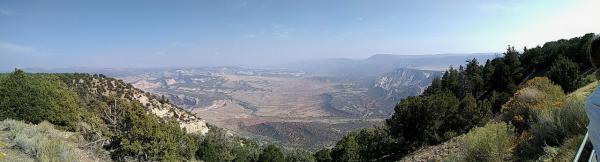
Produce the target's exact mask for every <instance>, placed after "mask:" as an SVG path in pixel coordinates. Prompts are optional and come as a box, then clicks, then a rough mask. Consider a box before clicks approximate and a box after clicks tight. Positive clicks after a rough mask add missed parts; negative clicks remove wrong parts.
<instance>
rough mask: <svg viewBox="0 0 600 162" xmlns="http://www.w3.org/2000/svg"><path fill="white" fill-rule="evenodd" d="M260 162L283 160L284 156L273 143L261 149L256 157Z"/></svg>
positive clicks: (282, 161) (281, 161)
mask: <svg viewBox="0 0 600 162" xmlns="http://www.w3.org/2000/svg"><path fill="white" fill-rule="evenodd" d="M258 161H260V162H284V161H285V156H284V155H283V153H282V152H281V150H279V148H278V147H277V146H275V145H269V146H267V147H265V149H263V152H262V153H261V154H260V156H259V157H258Z"/></svg>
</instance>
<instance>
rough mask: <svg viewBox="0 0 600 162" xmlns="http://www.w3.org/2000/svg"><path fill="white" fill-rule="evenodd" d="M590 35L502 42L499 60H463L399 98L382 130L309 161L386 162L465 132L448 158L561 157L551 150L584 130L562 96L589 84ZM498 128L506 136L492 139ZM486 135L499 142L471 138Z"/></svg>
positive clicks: (578, 110) (574, 106) (573, 104)
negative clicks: (533, 43)
mask: <svg viewBox="0 0 600 162" xmlns="http://www.w3.org/2000/svg"><path fill="white" fill-rule="evenodd" d="M593 36H594V34H586V35H584V36H582V37H576V38H572V39H568V40H564V39H563V40H558V41H553V42H547V43H545V44H544V45H543V46H538V47H535V48H530V49H528V48H524V49H523V51H522V52H519V51H517V50H515V48H514V47H511V46H509V47H508V49H507V51H506V52H504V54H503V56H502V57H498V58H495V59H492V60H487V61H485V63H484V64H480V63H479V61H478V60H476V59H472V60H467V64H466V65H465V66H459V67H458V68H450V69H449V70H448V71H446V72H445V73H444V75H443V76H442V77H440V78H435V79H433V81H432V84H431V86H429V87H428V88H427V89H426V90H425V92H424V93H423V94H422V95H419V96H414V97H407V98H405V99H402V100H401V101H400V103H398V104H397V105H396V107H395V113H394V114H393V115H392V117H391V118H389V119H387V121H386V126H385V127H383V128H376V129H372V130H364V131H360V132H358V133H357V134H350V135H348V136H347V137H345V138H343V139H342V140H340V141H338V143H337V144H336V145H335V147H333V148H332V149H327V148H326V149H323V150H321V151H319V152H317V155H318V156H325V158H317V160H318V161H394V160H397V159H400V158H401V157H403V156H405V155H407V154H410V153H411V152H413V151H415V150H418V149H420V148H424V147H427V146H431V145H438V144H441V143H444V142H446V141H448V140H450V139H452V138H455V137H457V136H460V135H463V134H465V133H468V132H472V133H470V134H466V135H465V137H464V138H463V140H462V141H468V142H474V143H466V144H464V146H467V147H468V148H465V151H464V152H463V153H460V156H455V157H454V158H452V159H450V160H451V161H529V160H537V159H540V158H542V157H543V158H558V156H563V157H566V155H562V154H555V153H556V151H557V149H563V150H565V149H566V150H569V149H571V148H567V147H571V146H572V145H573V142H574V141H576V138H579V135H581V134H583V133H585V126H586V121H585V120H587V118H586V116H585V112H584V111H583V109H582V103H583V102H582V99H581V98H575V97H565V96H566V95H565V93H570V92H573V91H574V90H576V89H578V88H580V87H581V86H583V85H587V84H589V83H591V82H593V79H592V78H591V77H587V74H589V73H590V71H592V70H591V69H592V67H591V64H590V63H589V62H590V61H589V58H588V57H587V48H588V43H589V40H590V39H591V38H593ZM535 77H547V78H535ZM534 78H535V79H534ZM528 80H531V81H529V82H528ZM554 84H558V86H557V85H554ZM517 90H519V91H517ZM507 102H508V103H507ZM490 121H491V122H490ZM503 124H504V125H503ZM478 127H480V128H478ZM472 128H477V129H475V130H472ZM501 129H503V131H507V132H506V135H502V136H498V137H495V136H497V135H500V134H497V133H500V132H498V131H500V130H501ZM373 130H376V131H373ZM373 132H379V133H373ZM492 135H493V136H492ZM355 137H367V138H355ZM486 137H487V138H490V137H492V139H497V140H499V141H494V140H490V141H486V140H477V139H485V138H486ZM464 139H466V140H464ZM565 141H568V143H566V142H565ZM486 142H490V143H486ZM506 142H508V143H506ZM505 143H506V144H505ZM499 144H502V145H499ZM373 146H376V147H373ZM498 147H502V148H498ZM469 150H472V151H480V152H471V151H469ZM553 152H554V154H553ZM564 152H569V151H563V152H562V153H564ZM325 153H329V154H325ZM319 159H323V160H319Z"/></svg>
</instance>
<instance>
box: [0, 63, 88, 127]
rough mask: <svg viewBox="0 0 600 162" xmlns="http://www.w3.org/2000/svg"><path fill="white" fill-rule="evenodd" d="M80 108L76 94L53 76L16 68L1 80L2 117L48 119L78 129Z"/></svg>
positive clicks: (2, 118) (28, 119)
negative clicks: (29, 72)
mask: <svg viewBox="0 0 600 162" xmlns="http://www.w3.org/2000/svg"><path fill="white" fill-rule="evenodd" d="M77 110H78V97H77V94H76V93H74V92H72V91H70V90H68V89H67V88H66V87H65V85H64V83H63V82H61V81H60V80H59V78H58V77H56V76H54V75H48V74H26V73H25V72H23V71H21V70H15V71H14V72H13V73H11V74H9V75H8V76H6V77H3V78H2V79H1V80H0V120H4V119H7V118H11V119H18V120H24V121H26V122H32V123H36V124H37V123H40V122H42V121H49V122H50V123H53V124H55V125H57V126H61V127H65V128H68V129H70V130H75V128H76V124H77V122H78V120H79V116H78V112H77Z"/></svg>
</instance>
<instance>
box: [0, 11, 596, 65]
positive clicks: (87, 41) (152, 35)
mask: <svg viewBox="0 0 600 162" xmlns="http://www.w3.org/2000/svg"><path fill="white" fill-rule="evenodd" d="M593 6H596V7H597V6H600V3H598V1H597V0H562V1H558V0H471V1H461V0H447V1H444V0H440V1H424V0H418V1H417V0H415V1H400V0H390V1H387V0H382V1H370V0H369V1H367V0H343V1H342V0H332V1H324V0H300V1H296V0H293V1H292V0H257V1H242V0H240V1H236V0H215V1H164V0H157V1H152V0H147V1H111V0H106V1H77V0H72V1H61V0H56V1H47V0H40V1H29V0H1V1H0V69H12V68H14V67H19V68H27V67H41V68H60V67H73V66H78V67H181V66H187V67H189V66H211V65H272V64H279V63H284V62H289V61H297V60H305V59H318V58H332V57H345V58H366V57H369V56H371V55H373V54H382V53H386V54H436V53H476V52H502V51H503V50H504V49H505V48H506V46H507V45H509V44H510V45H515V46H517V47H518V48H522V46H534V45H538V44H541V43H543V42H545V41H549V40H555V39H560V38H569V37H574V36H580V35H583V34H584V33H590V32H596V33H598V32H600V31H599V29H600V21H596V22H593V21H591V19H592V18H594V16H596V18H594V19H596V20H597V16H599V15H600V10H597V9H595V8H594V7H593ZM594 30H595V31H594Z"/></svg>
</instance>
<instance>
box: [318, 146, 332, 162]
mask: <svg viewBox="0 0 600 162" xmlns="http://www.w3.org/2000/svg"><path fill="white" fill-rule="evenodd" d="M314 156H315V159H316V161H317V162H332V161H333V159H332V158H331V149H327V148H325V149H322V150H319V151H317V152H316V153H315V155H314Z"/></svg>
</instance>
